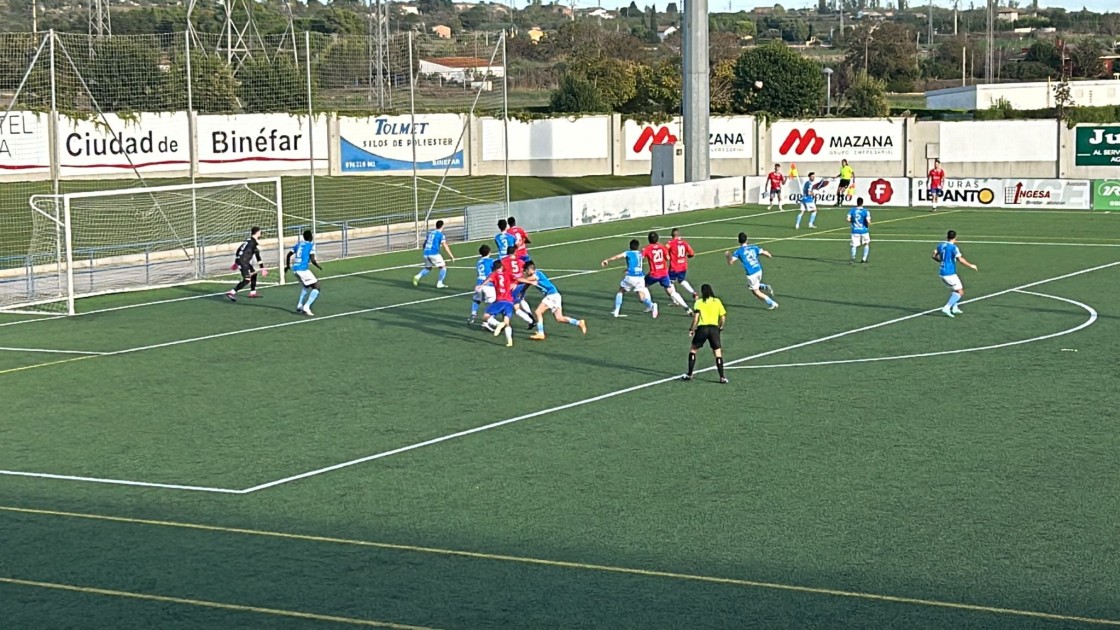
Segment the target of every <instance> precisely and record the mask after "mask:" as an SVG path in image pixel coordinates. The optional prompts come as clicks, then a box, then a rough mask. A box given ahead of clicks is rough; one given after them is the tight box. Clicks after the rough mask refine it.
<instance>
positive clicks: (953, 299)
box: [945, 291, 961, 309]
mask: <svg viewBox="0 0 1120 630" xmlns="http://www.w3.org/2000/svg"><path fill="white" fill-rule="evenodd" d="M960 301H961V294H960V293H957V292H955V291H954V292H953V293H950V294H949V303H948V304H946V305H945V308H948V309H952V308H953V307H954V306H956V305H957V302H960Z"/></svg>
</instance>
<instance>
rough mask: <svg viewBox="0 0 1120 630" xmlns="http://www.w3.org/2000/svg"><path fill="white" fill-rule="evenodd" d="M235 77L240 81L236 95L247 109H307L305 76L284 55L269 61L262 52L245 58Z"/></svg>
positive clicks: (254, 110)
mask: <svg viewBox="0 0 1120 630" xmlns="http://www.w3.org/2000/svg"><path fill="white" fill-rule="evenodd" d="M237 79H238V81H240V85H238V86H237V97H238V98H239V99H240V100H241V106H242V108H243V109H244V110H245V111H247V112H292V111H306V110H307V86H306V84H305V83H304V81H305V78H304V76H303V73H301V72H300V71H299V68H298V67H297V66H296V65H295V62H293V61H292V58H291V57H289V56H287V55H280V56H278V57H276V58H275V59H273V60H271V61H269V60H268V59H266V58H265V57H264V56H263V55H260V56H254V57H251V58H249V59H246V60H245V63H244V64H243V65H242V66H241V69H240V70H239V71H238V73H237ZM312 87H314V86H312Z"/></svg>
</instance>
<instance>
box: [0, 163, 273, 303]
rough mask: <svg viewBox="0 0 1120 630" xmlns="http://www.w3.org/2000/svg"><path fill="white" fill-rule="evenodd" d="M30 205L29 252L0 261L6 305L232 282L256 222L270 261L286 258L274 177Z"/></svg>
mask: <svg viewBox="0 0 1120 630" xmlns="http://www.w3.org/2000/svg"><path fill="white" fill-rule="evenodd" d="M30 205H31V209H30V216H29V217H26V224H25V226H24V228H25V229H24V230H23V232H24V234H25V235H26V236H25V242H26V249H25V250H24V251H26V255H23V256H17V257H7V258H5V259H4V261H5V262H4V264H3V265H2V266H0V311H29V312H54V313H60V312H65V313H68V314H74V313H75V312H76V309H75V303H74V301H75V300H76V299H79V298H84V297H90V296H95V295H104V294H107V293H118V292H123V291H138V290H143V289H151V288H156V287H166V286H174V285H180V284H186V283H191V282H200V281H212V280H215V279H218V278H220V277H221V276H226V277H227V278H232V277H233V275H231V274H233V273H234V272H233V271H231V268H230V267H231V264H232V262H233V256H234V253H235V252H236V251H237V248H238V246H239V245H240V244H241V243H242V242H244V241H245V239H247V238H248V237H249V230H250V228H251V227H253V226H257V227H260V228H261V229H262V231H263V236H262V240H261V250H262V251H263V252H264V254H263V256H264V260H265V264H266V265H268V266H269V267H276V266H278V265H279V264H281V263H282V261H283V258H284V244H283V238H282V235H283V232H284V224H283V200H282V197H281V190H280V178H278V177H272V178H261V179H242V180H231V181H220V182H207V183H196V184H184V185H177V186H157V187H148V188H126V189H121V190H103V191H95V192H79V193H69V194H61V195H32V196H31V198H30ZM18 232H19V230H13V231H12V232H9V233H10V234H11V233H18ZM271 253H274V254H275V257H273V255H271ZM277 277H278V278H279V281H280V282H283V274H277Z"/></svg>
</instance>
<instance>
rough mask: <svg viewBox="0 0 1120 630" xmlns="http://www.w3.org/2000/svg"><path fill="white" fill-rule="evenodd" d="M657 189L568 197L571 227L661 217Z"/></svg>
mask: <svg viewBox="0 0 1120 630" xmlns="http://www.w3.org/2000/svg"><path fill="white" fill-rule="evenodd" d="M661 195H662V193H661V186H647V187H645V188H628V189H626V190H610V191H607V192H598V193H588V194H586V195H572V226H580V225H593V224H595V223H609V222H611V221H622V220H625V219H636V218H639V217H652V216H657V215H659V214H661V202H662V197H661Z"/></svg>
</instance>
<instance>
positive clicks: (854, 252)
mask: <svg viewBox="0 0 1120 630" xmlns="http://www.w3.org/2000/svg"><path fill="white" fill-rule="evenodd" d="M855 259H856V247H855V245H853V246H852V260H855Z"/></svg>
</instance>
